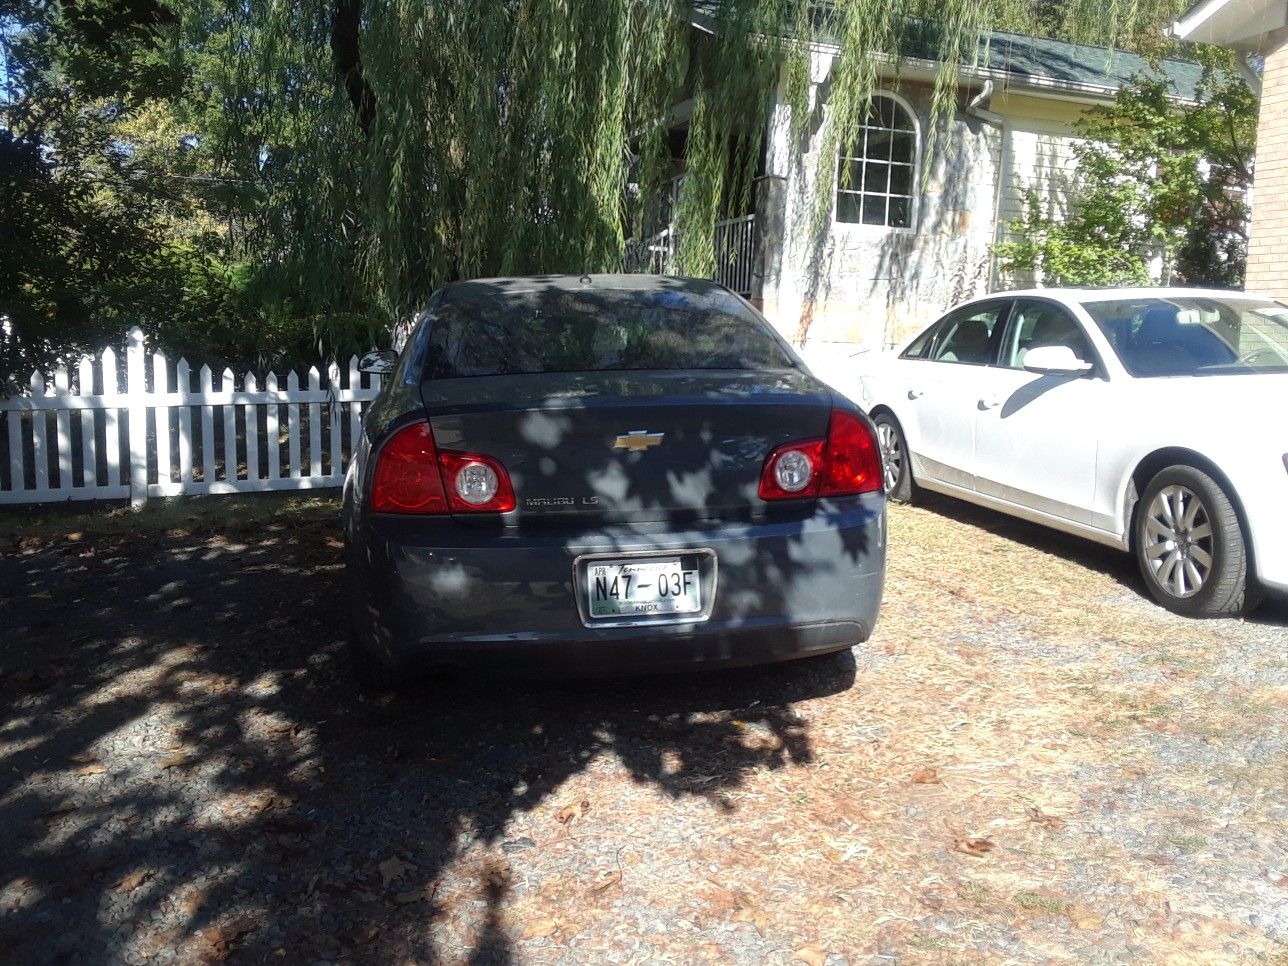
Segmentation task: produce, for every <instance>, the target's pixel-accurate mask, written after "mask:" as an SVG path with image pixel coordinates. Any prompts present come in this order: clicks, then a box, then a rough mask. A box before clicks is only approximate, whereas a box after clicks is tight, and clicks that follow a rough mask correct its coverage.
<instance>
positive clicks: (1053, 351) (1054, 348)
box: [1024, 345, 1095, 376]
mask: <svg viewBox="0 0 1288 966" xmlns="http://www.w3.org/2000/svg"><path fill="white" fill-rule="evenodd" d="M1024 368H1025V369H1027V370H1028V371H1029V372H1037V373H1041V374H1042V375H1048V376H1082V375H1086V374H1087V373H1089V372H1091V370H1093V369H1094V368H1095V366H1094V365H1092V364H1091V363H1090V362H1085V361H1083V360H1082V359H1079V358H1078V357H1077V356H1076V355H1075V354H1074V351H1073V350H1072V349H1070V348H1069V347H1068V346H1067V345H1042V346H1038V347H1037V348H1034V349H1030V350H1029V351H1028V352H1026V353H1025V354H1024Z"/></svg>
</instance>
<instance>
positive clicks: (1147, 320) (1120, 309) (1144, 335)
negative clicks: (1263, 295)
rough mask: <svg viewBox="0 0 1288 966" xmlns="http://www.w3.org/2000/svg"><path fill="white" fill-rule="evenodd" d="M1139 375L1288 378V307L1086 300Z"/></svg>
mask: <svg viewBox="0 0 1288 966" xmlns="http://www.w3.org/2000/svg"><path fill="white" fill-rule="evenodd" d="M1082 306H1083V308H1085V309H1086V310H1087V312H1088V313H1090V315H1091V317H1092V318H1093V319H1094V320H1095V321H1096V324H1097V325H1098V326H1100V331H1101V332H1103V333H1104V334H1105V338H1107V339H1108V340H1109V343H1110V345H1112V346H1113V347H1114V352H1116V353H1117V354H1118V358H1119V359H1120V360H1122V364H1123V366H1124V367H1125V368H1126V369H1127V371H1128V372H1130V373H1131V374H1132V375H1133V376H1143V377H1151V376H1207V375H1230V374H1247V373H1255V372H1278V373H1282V372H1288V306H1285V305H1281V304H1280V303H1278V302H1272V301H1269V300H1261V299H1235V298H1230V299H1223V298H1218V297H1213V296H1197V295H1195V296H1189V295H1186V296H1179V295H1177V296H1172V295H1168V296H1166V297H1151V298H1134V299H1111V300H1107V301H1099V300H1097V301H1086V302H1083V303H1082Z"/></svg>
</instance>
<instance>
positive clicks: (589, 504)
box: [343, 275, 885, 688]
mask: <svg viewBox="0 0 1288 966" xmlns="http://www.w3.org/2000/svg"><path fill="white" fill-rule="evenodd" d="M363 365H364V367H365V368H367V369H368V370H369V371H384V372H386V373H387V378H386V381H385V383H384V385H383V387H382V390H381V393H380V396H379V397H378V398H377V399H376V400H375V402H374V403H373V404H372V406H371V408H370V409H369V411H368V412H367V414H366V417H365V419H364V422H363V431H362V435H361V438H360V439H358V440H357V441H356V446H355V453H354V458H353V460H352V462H351V465H350V467H349V471H348V475H347V477H346V479H345V486H344V510H343V513H344V533H345V540H346V565H347V568H346V569H347V582H348V588H349V592H350V595H351V614H352V623H353V628H352V647H353V652H354V657H355V661H356V667H357V669H358V672H359V676H360V677H361V678H362V679H363V680H364V682H365V683H366V684H368V685H369V686H374V687H378V688H379V687H390V686H394V685H396V684H398V683H399V682H400V681H401V680H402V679H403V676H404V675H405V674H406V673H407V672H410V671H412V670H415V669H420V668H426V667H437V666H453V665H468V666H473V667H475V668H479V669H483V670H522V671H529V672H536V673H542V672H545V673H550V674H555V675H571V674H583V673H586V674H600V673H616V672H631V673H634V672H650V671H655V670H663V669H677V668H687V667H696V666H705V665H739V664H752V663H760V662H770V661H781V660H788V659H792V658H799V657H805V656H808V655H817V654H825V653H829V652H834V651H838V650H842V649H846V648H849V647H851V646H853V645H855V644H858V643H860V642H862V641H864V640H866V639H867V637H868V636H869V635H870V634H871V633H872V628H873V623H874V622H875V620H876V617H877V610H878V606H879V604H880V600H881V593H882V586H883V580H884V571H885V495H884V491H883V485H882V480H883V476H882V471H881V462H880V454H879V451H878V448H877V444H876V434H875V429H874V427H873V425H872V424H871V423H870V422H869V420H868V418H867V416H865V415H864V414H863V413H862V412H861V411H860V410H859V409H858V408H857V407H856V406H854V405H853V404H852V403H850V402H848V401H847V400H846V399H845V398H844V397H842V396H839V395H837V394H835V393H833V392H832V391H831V390H829V389H828V388H827V387H826V386H825V385H824V384H823V383H821V382H820V381H818V380H817V379H815V378H814V377H813V376H812V375H811V374H810V373H809V372H808V371H807V370H806V369H805V367H804V365H803V364H802V363H801V361H800V360H799V358H797V356H796V354H795V353H794V352H793V351H792V350H791V348H790V347H789V346H788V345H787V344H786V343H785V342H784V341H783V340H782V339H781V338H780V337H779V336H778V335H777V334H776V333H775V332H774V330H773V329H772V328H771V327H770V325H769V324H768V323H767V322H766V321H765V319H764V318H763V317H762V316H761V315H760V314H759V313H758V312H757V311H756V310H755V309H753V308H752V307H751V306H750V305H749V304H748V303H747V302H745V301H744V300H743V299H741V298H740V297H738V296H737V295H735V294H733V293H732V292H730V291H728V290H727V289H725V288H723V287H721V286H719V285H717V284H715V283H712V282H705V281H697V280H692V279H677V278H663V277H656V276H644V275H621V276H605V275H595V276H581V277H580V278H578V277H575V276H572V277H558V276H548V277H536V278H508V279H482V280H476V281H470V282H460V283H453V284H451V285H448V286H446V287H444V288H442V289H440V290H439V291H438V292H436V293H435V294H434V296H433V297H432V298H431V299H430V302H429V304H428V306H427V307H426V309H425V311H424V312H423V313H422V315H421V317H420V319H419V321H418V323H417V325H416V327H415V329H414V331H413V332H412V334H411V336H410V338H409V339H408V341H407V344H406V346H405V348H404V350H403V351H402V353H401V355H399V356H397V357H394V356H393V355H392V353H369V354H368V355H367V356H365V357H364V359H363Z"/></svg>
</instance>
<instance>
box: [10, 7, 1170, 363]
mask: <svg viewBox="0 0 1288 966" xmlns="http://www.w3.org/2000/svg"><path fill="white" fill-rule="evenodd" d="M0 3H3V6H0V42H2V43H3V46H4V51H3V52H4V54H5V59H6V63H7V64H8V68H9V73H8V82H9V87H10V90H9V97H8V99H7V102H6V103H5V105H4V107H3V119H2V121H0V129H2V130H3V132H4V133H3V137H4V140H3V141H0V165H3V170H4V172H5V173H6V177H5V180H4V181H3V182H2V183H0V189H2V190H3V191H5V192H7V194H6V195H5V198H4V199H3V200H4V201H5V208H4V214H3V217H4V218H6V223H5V225H4V226H0V227H4V228H5V229H6V230H5V232H4V237H3V238H2V239H0V259H2V260H3V263H2V264H0V316H5V317H7V318H8V320H9V324H10V326H11V328H12V330H13V333H14V334H13V336H12V337H11V338H9V339H0V354H3V355H0V372H13V371H17V370H19V369H26V368H29V367H31V366H35V365H43V364H46V363H47V362H48V361H49V360H50V359H52V358H54V357H56V356H58V355H60V354H65V353H69V352H72V351H75V350H77V349H87V348H92V347H95V346H96V345H97V344H99V343H100V342H102V341H103V340H105V339H109V338H114V337H119V333H120V331H121V330H122V328H123V327H124V326H125V325H127V324H129V323H133V322H139V323H141V324H142V325H144V327H145V328H146V329H147V330H148V331H149V332H151V333H153V334H154V335H155V337H156V338H157V340H158V342H159V344H160V345H161V346H162V347H164V348H166V349H167V350H173V351H182V352H185V353H190V354H191V355H193V356H197V357H200V358H201V359H202V360H203V361H211V362H212V363H215V364H216V365H217V364H219V363H229V364H235V365H241V364H250V363H253V362H257V361H261V360H260V357H263V358H264V359H266V360H267V361H270V362H272V363H273V364H275V365H280V364H282V363H286V364H294V363H299V362H301V361H305V360H308V359H310V358H316V356H317V354H318V353H320V352H324V351H331V350H338V351H341V352H348V351H352V350H354V349H357V348H360V347H363V346H366V345H370V344H372V343H373V342H377V341H383V340H384V339H385V338H387V333H388V331H389V329H390V327H391V326H393V325H396V324H397V323H399V322H402V321H405V320H406V319H408V318H409V317H410V316H411V315H412V314H413V313H414V312H415V311H417V310H418V309H419V307H420V306H421V305H423V304H424V302H425V300H426V299H427V297H428V296H429V294H430V293H431V292H432V291H433V289H434V288H436V287H437V286H439V285H441V284H442V283H443V282H445V281H448V280H451V279H454V278H458V277H469V276H480V275H493V274H519V273H527V272H561V271H572V272H581V271H595V270H616V269H619V268H621V267H622V266H623V263H624V256H625V254H626V239H627V238H629V237H631V236H638V235H640V234H641V233H642V230H643V226H644V221H645V212H646V208H647V207H648V205H649V204H650V203H651V200H652V199H655V198H656V197H657V196H658V195H659V194H660V193H661V191H662V190H663V188H662V186H663V185H664V184H665V182H666V181H667V179H668V178H670V177H671V176H672V175H673V174H674V173H675V169H676V166H677V160H676V158H675V157H673V156H672V155H673V154H676V155H678V154H679V153H680V152H683V155H684V165H685V173H686V177H685V180H684V184H683V189H682V191H681V192H680V196H679V198H678V201H677V204H676V217H677V220H678V223H679V228H680V238H681V247H680V251H679V253H678V261H679V264H680V268H681V270H683V271H686V272H689V273H693V274H705V273H708V272H709V271H710V270H711V268H712V267H713V260H714V251H713V250H712V248H713V246H712V237H713V228H714V224H715V222H716V221H717V220H718V219H719V218H722V217H726V216H729V215H733V214H741V213H743V212H745V211H746V210H747V209H748V208H749V205H750V196H751V190H752V183H753V176H754V174H755V173H756V166H757V163H758V161H759V158H760V155H761V151H762V143H761V141H762V136H763V131H764V127H765V124H764V116H765V114H764V112H765V108H766V105H767V104H768V103H769V99H770V96H771V94H773V93H774V92H776V91H780V92H781V93H782V95H783V96H785V97H786V99H787V100H788V101H790V102H791V104H792V106H793V108H794V111H793V117H794V119H795V122H796V125H797V129H796V130H795V131H794V134H795V135H796V136H797V137H802V136H804V134H805V133H806V131H807V128H808V127H809V126H810V125H817V124H818V122H819V120H820V113H819V110H818V108H819V105H812V104H809V103H808V99H809V96H810V92H811V87H810V83H809V81H810V78H809V52H810V47H811V45H815V44H817V43H821V42H835V43H837V44H838V45H839V47H840V49H841V56H840V58H839V60H838V61H837V63H836V66H835V67H834V68H833V70H832V75H831V77H830V78H829V79H828V81H827V83H826V85H825V87H826V114H827V118H826V124H825V125H824V126H823V139H822V145H821V149H820V150H819V151H817V152H816V155H817V157H818V158H820V159H825V160H822V161H821V162H820V163H822V164H823V165H824V170H825V171H826V172H827V174H826V176H824V177H822V178H819V179H816V180H817V181H818V183H819V189H818V195H817V197H818V200H819V205H818V210H819V211H820V212H825V210H826V204H825V202H826V200H827V194H828V189H829V186H830V168H831V160H830V158H831V157H833V156H834V154H835V148H836V146H837V145H838V144H840V143H842V142H844V141H846V140H849V139H851V138H852V137H853V135H854V133H855V132H856V131H857V130H858V127H859V125H860V122H861V119H862V117H863V115H864V113H865V111H866V108H867V102H868V99H869V96H870V93H871V91H872V89H873V87H874V85H875V83H876V81H877V78H878V76H879V75H880V73H881V72H882V71H885V70H887V69H888V68H889V66H890V62H891V58H890V57H889V56H887V52H893V51H900V50H904V49H906V48H907V44H906V43H905V42H906V41H907V40H909V38H910V36H911V35H912V33H913V32H916V34H917V40H918V50H919V54H921V55H924V56H929V57H932V58H936V59H938V60H939V61H940V62H941V63H942V64H943V65H944V67H943V69H942V70H941V71H940V73H939V76H938V79H937V81H936V84H935V96H934V110H935V113H936V114H937V115H942V114H943V113H944V112H946V111H949V110H951V109H952V107H953V105H954V102H955V91H954V84H955V80H956V76H955V67H954V65H956V64H958V63H960V62H962V61H969V60H971V59H973V58H974V57H975V56H976V53H977V49H978V39H979V35H980V31H981V30H983V29H984V28H985V27H986V26H990V25H996V24H998V23H1001V22H1004V23H1008V24H1009V23H1011V22H1013V20H1012V19H1010V18H1011V13H1009V12H1008V11H1012V8H1014V7H1015V4H1016V3H1020V4H1021V6H1022V7H1023V6H1024V5H1025V4H1028V3H1029V0H838V2H836V3H834V4H829V5H811V4H804V3H796V2H788V0H725V2H723V3H720V4H714V5H712V4H703V5H701V7H700V9H698V10H697V11H696V12H695V9H694V6H693V4H692V3H691V2H688V0H643V2H641V0H593V2H592V0H432V2H425V0H245V2H242V3H238V4H225V3H218V2H215V0H164V2H163V0H77V2H75V3H72V2H70V0H0ZM1029 6H1031V9H1032V10H1033V11H1036V13H1035V16H1038V15H1039V14H1040V17H1042V18H1046V19H1045V20H1044V21H1043V23H1044V26H1043V29H1044V30H1046V29H1049V30H1053V31H1062V32H1066V33H1069V34H1071V35H1080V34H1085V35H1086V36H1087V37H1088V38H1090V39H1098V40H1107V39H1108V40H1111V39H1112V35H1113V34H1114V32H1116V31H1119V30H1121V31H1122V32H1123V33H1124V35H1126V34H1133V33H1134V32H1135V31H1137V30H1139V29H1142V28H1141V25H1143V24H1146V23H1150V22H1151V19H1152V17H1153V15H1154V14H1155V13H1156V12H1157V10H1156V7H1155V6H1154V5H1150V4H1145V3H1144V2H1143V0H1072V2H1069V3H1067V4H1064V5H1063V6H1062V7H1061V8H1060V10H1061V12H1060V14H1059V16H1058V17H1056V16H1055V13H1054V11H1055V10H1056V8H1055V7H1054V6H1053V5H1051V4H1045V3H1044V2H1036V3H1032V4H1030V5H1029ZM1012 12H1013V11H1012ZM695 17H696V19H697V20H698V21H700V26H699V27H698V28H695V27H694V26H693V21H694V19H695ZM1046 21H1050V22H1049V23H1047V22H1046ZM1035 22H1036V21H1035ZM928 25H931V26H928ZM677 106H678V107H680V108H683V109H685V110H689V115H690V120H689V121H688V122H687V125H677V124H675V123H668V122H667V118H668V115H669V114H670V113H671V112H672V110H673V109H676V108H677ZM690 109H691V110H690ZM933 127H934V125H932V126H931V129H932V130H933Z"/></svg>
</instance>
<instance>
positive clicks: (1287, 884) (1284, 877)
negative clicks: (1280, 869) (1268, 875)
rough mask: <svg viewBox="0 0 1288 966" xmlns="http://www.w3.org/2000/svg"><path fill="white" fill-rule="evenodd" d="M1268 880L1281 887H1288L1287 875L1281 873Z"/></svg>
mask: <svg viewBox="0 0 1288 966" xmlns="http://www.w3.org/2000/svg"><path fill="white" fill-rule="evenodd" d="M1270 881H1271V882H1272V883H1274V884H1275V885H1277V886H1278V887H1279V888H1281V889H1288V875H1281V876H1279V877H1278V878H1277V879H1276V878H1272V879H1271V880H1270Z"/></svg>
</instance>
